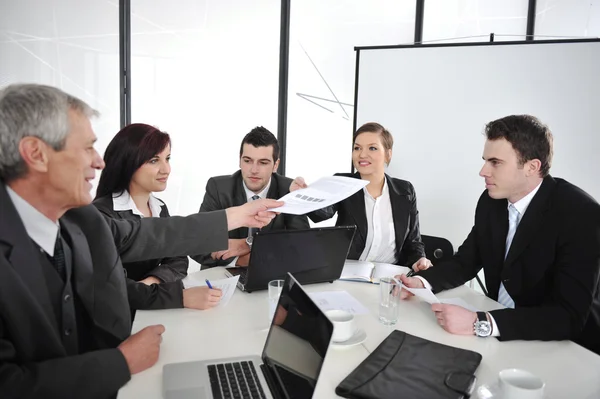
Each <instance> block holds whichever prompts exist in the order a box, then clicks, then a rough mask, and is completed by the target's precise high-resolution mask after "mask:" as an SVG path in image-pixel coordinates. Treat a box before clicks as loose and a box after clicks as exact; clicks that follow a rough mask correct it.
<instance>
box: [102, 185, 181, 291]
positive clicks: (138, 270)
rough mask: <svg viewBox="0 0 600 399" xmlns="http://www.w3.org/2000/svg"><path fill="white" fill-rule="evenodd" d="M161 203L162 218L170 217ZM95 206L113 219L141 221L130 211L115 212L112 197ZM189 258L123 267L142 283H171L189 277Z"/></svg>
mask: <svg viewBox="0 0 600 399" xmlns="http://www.w3.org/2000/svg"><path fill="white" fill-rule="evenodd" d="M159 201H160V202H161V204H162V205H161V207H160V217H161V218H164V217H169V216H171V215H169V210H168V209H167V205H166V204H165V203H164V202H162V201H161V200H159ZM93 204H94V206H96V208H98V210H99V211H100V212H102V213H103V214H104V215H106V216H108V217H111V218H113V219H123V220H139V219H141V218H140V216H138V215H134V213H133V212H132V211H130V210H127V211H115V210H114V205H113V199H112V195H105V196H104V197H101V198H97V199H96V200H94V202H93ZM188 263H189V262H188V258H187V256H175V257H171V258H159V259H150V260H146V261H141V262H132V263H123V267H124V268H125V270H127V277H129V278H131V279H133V280H135V281H140V280H143V279H145V278H146V277H150V276H153V277H157V278H158V279H159V280H161V281H162V282H171V281H177V280H181V279H183V278H184V277H185V276H187V271H188Z"/></svg>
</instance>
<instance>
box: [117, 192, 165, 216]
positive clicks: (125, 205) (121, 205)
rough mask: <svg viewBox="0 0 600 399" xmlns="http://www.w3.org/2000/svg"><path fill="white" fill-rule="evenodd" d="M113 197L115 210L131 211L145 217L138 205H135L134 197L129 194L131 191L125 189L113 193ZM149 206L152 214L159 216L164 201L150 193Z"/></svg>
mask: <svg viewBox="0 0 600 399" xmlns="http://www.w3.org/2000/svg"><path fill="white" fill-rule="evenodd" d="M112 199H113V210H115V211H131V212H133V214H134V215H138V216H140V217H144V214H143V213H142V212H140V210H139V209H138V207H137V206H136V205H135V202H134V201H133V198H131V195H129V191H127V190H125V191H123V192H122V193H121V194H119V193H113V195H112ZM148 206H149V207H150V215H151V216H152V217H154V218H159V217H160V211H161V206H162V202H161V201H160V200H159V199H158V198H156V197H155V196H154V195H152V194H150V198H148Z"/></svg>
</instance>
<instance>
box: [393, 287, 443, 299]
mask: <svg viewBox="0 0 600 399" xmlns="http://www.w3.org/2000/svg"><path fill="white" fill-rule="evenodd" d="M402 289H404V290H407V291H408V292H410V293H412V294H414V295H415V296H418V297H419V298H421V299H422V300H424V301H425V302H427V303H440V300H439V299H438V298H437V297H436V296H435V294H434V293H433V292H432V291H431V290H430V289H429V288H409V287H407V286H405V285H404V284H402Z"/></svg>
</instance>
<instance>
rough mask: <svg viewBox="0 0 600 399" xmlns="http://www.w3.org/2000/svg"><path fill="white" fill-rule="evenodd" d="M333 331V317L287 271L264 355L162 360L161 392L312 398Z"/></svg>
mask: <svg viewBox="0 0 600 399" xmlns="http://www.w3.org/2000/svg"><path fill="white" fill-rule="evenodd" d="M332 334H333V324H332V323H331V321H329V319H328V318H327V316H325V314H324V313H323V311H321V310H320V309H319V307H318V306H317V305H316V304H315V303H314V302H313V301H312V299H311V298H310V297H309V296H308V294H307V293H306V292H305V291H304V289H303V288H302V286H301V285H300V283H298V281H296V279H295V278H294V277H293V276H292V275H291V274H290V273H288V274H287V277H286V279H285V283H284V287H283V290H282V292H281V296H280V297H279V302H278V303H277V308H276V310H275V314H274V316H273V320H272V321H271V327H270V329H269V334H268V335H267V340H266V342H265V346H264V347H263V351H262V356H258V355H254V356H241V357H235V358H225V359H213V360H202V361H196V362H186V363H172V364H166V365H165V366H164V367H163V397H164V398H165V399H192V398H194V399H199V398H202V399H227V398H244V399H267V398H269V399H271V398H275V399H278V398H298V399H309V398H312V397H313V393H314V390H315V387H316V385H317V381H318V379H319V375H320V373H321V368H322V366H323V362H324V360H325V355H326V354H327V349H328V347H329V343H330V341H331V336H332ZM199 344H200V345H202V343H201V342H200V343H199Z"/></svg>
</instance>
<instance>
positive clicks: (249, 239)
mask: <svg viewBox="0 0 600 399" xmlns="http://www.w3.org/2000/svg"><path fill="white" fill-rule="evenodd" d="M253 239H254V236H250V237H246V244H248V246H249V247H250V249H252V240H253Z"/></svg>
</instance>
